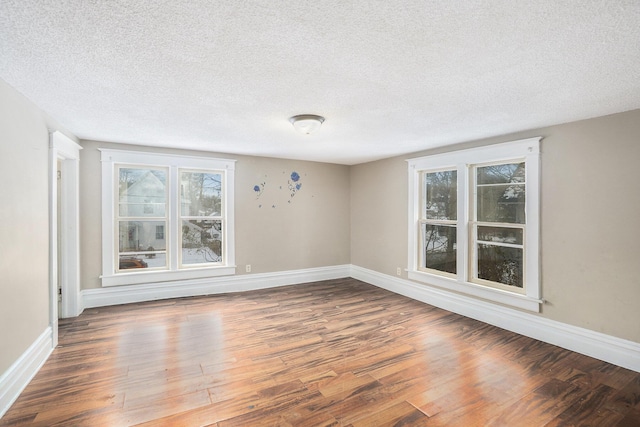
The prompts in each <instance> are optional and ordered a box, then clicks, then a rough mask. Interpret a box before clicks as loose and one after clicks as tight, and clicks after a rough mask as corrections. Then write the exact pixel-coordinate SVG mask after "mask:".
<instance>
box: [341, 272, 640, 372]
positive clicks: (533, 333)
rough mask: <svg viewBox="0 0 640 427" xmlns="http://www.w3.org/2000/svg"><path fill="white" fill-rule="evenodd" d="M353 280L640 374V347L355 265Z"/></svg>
mask: <svg viewBox="0 0 640 427" xmlns="http://www.w3.org/2000/svg"><path fill="white" fill-rule="evenodd" d="M350 276H351V277H353V278H354V279H358V280H361V281H363V282H366V283H369V284H371V285H374V286H378V287H380V288H383V289H386V290H388V291H391V292H394V293H397V294H400V295H404V296H406V297H409V298H412V299H415V300H418V301H422V302H424V303H427V304H431V305H434V306H436V307H439V308H442V309H445V310H448V311H452V312H454V313H457V314H461V315H463V316H466V317H470V318H472V319H476V320H480V321H481V322H485V323H488V324H490V325H494V326H497V327H499V328H502V329H506V330H508V331H511V332H515V333H517V334H520V335H524V336H527V337H530V338H534V339H537V340H540V341H543V342H546V343H549V344H553V345H556V346H558V347H562V348H565V349H567V350H571V351H575V352H577V353H581V354H584V355H587V356H590V357H594V358H596V359H599V360H603V361H605V362H609V363H612V364H614V365H617V366H621V367H623V368H627V369H631V370H633V371H636V372H640V343H636V342H633V341H628V340H625V339H622V338H617V337H614V336H611V335H607V334H603V333H600V332H596V331H592V330H589V329H585V328H581V327H578V326H573V325H569V324H567V323H562V322H558V321H555V320H550V319H546V318H544V317H541V316H540V315H537V314H533V313H528V312H522V311H519V310H515V309H512V308H508V307H503V306H500V305H496V304H492V303H489V302H485V301H482V300H478V299H475V298H470V297H467V296H465V295H460V294H454V293H451V292H447V291H445V290H442V289H439V288H436V287H432V286H429V285H428V284H422V283H415V282H411V281H409V280H406V279H402V278H397V277H393V276H390V275H387V274H382V273H379V272H377V271H373V270H369V269H366V268H363V267H358V266H355V265H352V266H351V274H350Z"/></svg>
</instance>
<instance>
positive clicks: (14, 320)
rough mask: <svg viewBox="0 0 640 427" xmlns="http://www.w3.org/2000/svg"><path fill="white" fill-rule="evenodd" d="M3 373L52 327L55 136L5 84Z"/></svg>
mask: <svg viewBox="0 0 640 427" xmlns="http://www.w3.org/2000/svg"><path fill="white" fill-rule="evenodd" d="M0 135H2V137H1V139H0V176H1V177H2V185H0V200H2V204H1V205H0V224H2V226H1V227H0V242H2V244H1V245H0V375H2V373H4V372H5V371H6V370H7V369H8V368H9V367H10V366H11V365H12V364H13V363H14V362H15V361H16V360H17V359H18V357H20V356H21V355H22V354H23V353H24V351H25V350H27V348H28V347H29V346H30V345H31V344H32V343H33V342H34V341H35V340H36V339H37V338H38V336H40V334H42V333H43V332H44V331H45V330H46V328H47V326H48V325H49V196H48V190H49V188H48V185H49V184H48V182H49V176H48V174H49V172H48V170H49V168H48V164H49V160H48V159H49V154H48V153H49V132H48V129H47V119H46V118H45V117H44V115H43V114H42V112H41V111H40V110H39V109H38V108H37V107H36V106H35V105H33V104H32V103H31V102H29V101H28V100H27V99H26V98H25V97H23V96H22V95H21V94H20V93H18V92H17V91H15V90H14V89H13V88H12V87H10V86H9V85H7V84H6V83H5V82H4V81H3V80H0Z"/></svg>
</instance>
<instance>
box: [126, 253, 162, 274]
mask: <svg viewBox="0 0 640 427" xmlns="http://www.w3.org/2000/svg"><path fill="white" fill-rule="evenodd" d="M166 266H167V254H166V252H163V253H153V254H151V253H138V254H127V255H120V260H119V265H118V269H119V270H133V269H142V268H158V267H160V268H162V267H164V268H166Z"/></svg>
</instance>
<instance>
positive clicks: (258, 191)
mask: <svg viewBox="0 0 640 427" xmlns="http://www.w3.org/2000/svg"><path fill="white" fill-rule="evenodd" d="M286 174H287V173H286V172H285V171H283V172H282V175H286ZM305 176H306V175H305ZM264 178H265V180H264V181H263V182H260V183H258V184H255V185H254V186H253V187H252V190H253V192H254V194H255V195H256V199H259V198H260V197H261V196H262V195H263V193H264V191H265V187H266V185H267V175H265V176H264ZM283 178H284V176H283ZM283 187H284V185H279V186H278V189H279V190H283V189H288V190H289V200H288V201H287V203H291V200H292V199H293V197H294V196H295V195H296V193H297V192H298V191H300V190H301V189H302V181H301V176H300V174H299V173H298V172H296V171H293V172H291V173H290V174H289V178H288V179H287V187H286V188H283ZM280 194H281V195H284V194H282V193H280ZM274 196H275V197H278V196H277V194H273V192H271V191H270V192H269V195H268V196H265V197H267V198H269V199H273V198H274ZM311 197H313V196H311ZM269 202H272V200H268V201H266V202H265V203H269ZM258 207H259V208H262V204H258ZM271 207H272V208H276V204H272V205H271Z"/></svg>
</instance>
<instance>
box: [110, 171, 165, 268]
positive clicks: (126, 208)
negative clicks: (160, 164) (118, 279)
mask: <svg viewBox="0 0 640 427" xmlns="http://www.w3.org/2000/svg"><path fill="white" fill-rule="evenodd" d="M116 176H117V177H118V182H117V196H116V197H117V206H118V208H117V212H116V216H115V223H116V229H117V239H118V246H117V247H118V250H117V254H116V257H117V259H118V263H117V265H116V271H117V272H119V271H125V270H132V269H134V270H137V269H145V270H146V269H166V268H167V267H168V265H167V256H166V254H167V252H166V251H167V242H166V240H165V238H164V235H163V236H162V238H160V239H158V233H157V229H158V227H162V228H164V227H166V224H167V199H168V197H167V177H168V172H167V169H166V168H150V167H134V166H129V165H116Z"/></svg>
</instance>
